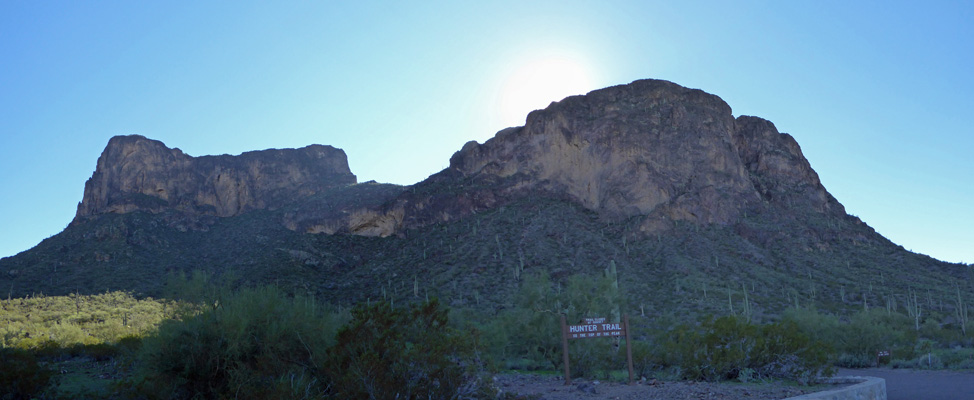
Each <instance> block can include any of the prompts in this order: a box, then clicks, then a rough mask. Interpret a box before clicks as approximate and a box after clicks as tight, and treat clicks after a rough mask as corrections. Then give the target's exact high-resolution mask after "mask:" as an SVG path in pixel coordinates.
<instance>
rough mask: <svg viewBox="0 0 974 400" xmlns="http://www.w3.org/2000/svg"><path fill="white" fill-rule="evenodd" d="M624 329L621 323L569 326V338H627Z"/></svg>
mask: <svg viewBox="0 0 974 400" xmlns="http://www.w3.org/2000/svg"><path fill="white" fill-rule="evenodd" d="M586 319H589V320H595V318H586ZM599 320H602V321H604V320H605V318H599ZM586 322H588V321H586ZM623 328H624V326H623V325H622V324H619V323H615V324H613V323H608V324H607V323H598V324H584V325H568V338H569V339H583V338H595V337H612V336H625V335H626V330H625V329H623Z"/></svg>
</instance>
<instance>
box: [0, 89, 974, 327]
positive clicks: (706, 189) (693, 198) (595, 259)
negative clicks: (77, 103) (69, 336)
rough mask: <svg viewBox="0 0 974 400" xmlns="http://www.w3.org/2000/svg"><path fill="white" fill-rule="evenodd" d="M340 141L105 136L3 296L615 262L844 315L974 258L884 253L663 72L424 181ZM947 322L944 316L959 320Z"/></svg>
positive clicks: (719, 309)
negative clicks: (280, 144) (176, 279)
mask: <svg viewBox="0 0 974 400" xmlns="http://www.w3.org/2000/svg"><path fill="white" fill-rule="evenodd" d="M355 182H356V181H355V177H354V175H352V174H351V171H349V170H348V167H347V161H346V160H345V155H344V152H342V151H341V150H338V149H334V148H331V147H328V146H310V147H307V148H304V149H297V150H267V151H261V152H252V153H245V154H244V155H240V156H216V157H198V158H194V157H189V156H186V155H184V154H182V152H179V151H178V149H168V148H167V147H165V146H164V145H162V144H161V143H159V142H155V141H151V140H148V139H145V138H141V137H122V138H116V139H113V140H112V142H110V143H109V146H108V148H106V152H105V154H103V155H102V157H101V158H100V159H99V161H98V166H97V169H96V171H95V173H94V175H93V177H92V178H91V179H90V180H89V182H88V184H86V191H85V196H84V199H83V200H82V203H81V205H79V211H78V216H77V217H76V218H75V220H74V222H72V224H71V225H70V226H69V227H68V228H67V229H65V231H64V232H61V233H60V234H58V235H55V236H53V237H51V238H49V239H47V240H45V241H43V242H42V243H40V244H39V245H38V246H37V247H35V248H33V249H31V250H29V251H26V252H24V253H21V254H19V255H17V256H14V257H8V258H4V259H2V260H0V288H6V289H8V294H9V295H11V296H24V295H30V294H32V293H33V294H36V293H41V292H43V293H45V294H63V293H68V292H89V293H90V292H101V291H104V290H115V289H122V290H132V291H135V292H137V293H140V294H143V295H154V296H156V295H160V294H161V293H163V282H164V281H165V277H166V276H167V274H168V273H170V272H181V271H189V270H193V269H202V270H207V271H211V272H213V273H216V274H226V275H233V276H236V277H238V278H240V279H241V280H242V281H243V282H263V283H277V284H278V285H281V286H283V287H286V288H289V289H290V290H295V291H301V292H308V293H313V294H315V295H317V296H319V297H323V298H326V299H328V300H329V301H331V302H334V303H340V304H350V303H354V302H358V301H365V300H368V299H377V298H383V297H385V298H395V299H396V300H397V301H411V300H414V299H421V298H425V297H426V296H437V297H440V298H441V299H445V301H446V302H447V303H448V304H451V305H454V306H464V307H473V308H481V309H483V310H485V311H489V310H492V309H497V308H498V307H504V306H505V305H506V304H508V303H509V302H510V301H511V300H510V299H511V296H512V294H513V293H514V292H515V291H516V289H517V287H518V284H519V280H520V279H521V278H522V277H523V276H524V274H530V273H535V272H539V271H546V272H548V273H549V274H551V275H552V276H553V277H554V278H555V279H556V280H561V279H564V278H565V277H567V276H570V275H572V274H589V275H595V274H600V273H601V272H602V271H603V270H604V269H605V268H607V267H608V266H609V265H610V264H615V265H616V267H617V270H618V271H619V279H620V287H622V288H623V290H624V291H626V292H627V294H628V299H629V308H630V310H629V311H630V312H631V313H647V314H649V313H654V314H667V313H672V314H675V315H683V316H692V315H699V314H701V313H728V312H732V311H733V312H739V311H740V309H741V307H742V303H743V302H744V299H745V296H747V299H748V300H747V301H748V303H749V304H750V305H751V307H752V308H753V309H754V310H755V312H756V315H757V316H758V317H760V316H762V315H767V316H770V315H774V314H776V313H778V312H779V311H781V310H782V309H784V308H785V307H788V306H789V305H795V304H798V305H801V306H808V305H813V306H815V307H819V308H825V309H831V310H836V311H839V312H845V311H849V310H854V309H861V308H862V307H886V306H895V304H901V305H902V304H905V302H906V301H905V297H906V296H907V295H908V294H909V293H910V292H911V290H912V291H913V292H916V293H921V294H922V295H923V296H921V297H924V301H925V302H926V303H925V304H926V307H929V309H939V310H940V312H942V313H943V314H944V315H949V314H950V311H951V307H952V304H953V299H954V298H955V297H956V291H957V290H958V289H960V290H962V293H963V296H966V297H971V294H974V279H972V276H971V271H970V268H969V267H967V266H964V265H958V264H948V263H944V262H940V261H937V260H934V259H932V258H929V257H926V256H922V255H917V254H913V253H910V252H908V251H906V250H905V249H903V248H902V247H900V246H897V245H895V244H894V243H891V242H890V241H888V240H887V239H886V238H884V237H883V236H882V235H880V234H879V233H877V232H875V231H874V230H873V229H872V228H870V227H869V226H868V225H866V224H864V223H863V222H862V221H860V220H859V219H858V218H856V217H854V216H850V215H847V214H846V212H845V210H844V208H843V207H842V205H841V204H840V203H839V202H838V201H837V200H836V199H835V198H834V197H833V196H832V195H831V194H829V193H828V191H827V190H826V189H825V188H824V187H823V185H822V184H821V182H820V180H819V179H818V176H817V174H816V173H815V171H814V170H813V169H812V167H811V166H810V165H809V163H808V161H807V160H806V159H805V158H804V156H803V155H802V153H801V149H800V147H799V146H798V144H797V143H796V142H795V140H794V139H793V138H792V137H791V136H789V135H787V134H782V133H779V132H778V131H777V129H775V127H774V125H773V124H772V123H771V122H769V121H766V120H763V119H760V118H756V117H749V116H739V117H734V116H733V115H732V113H731V109H730V107H729V106H728V105H727V104H726V103H724V102H723V101H722V100H720V98H718V97H717V96H714V95H711V94H707V93H705V92H702V91H699V90H694V89H687V88H683V87H681V86H679V85H676V84H673V83H670V82H665V81H655V80H644V81H637V82H633V83H631V84H629V85H621V86H616V87H611V88H606V89H602V90H598V91H594V92H592V93H589V94H588V95H585V96H574V97H569V98H566V99H564V100H562V101H560V102H557V103H552V105H551V106H549V107H548V108H547V109H545V110H539V111H535V112H533V113H531V114H530V115H529V116H528V119H527V123H526V124H525V126H523V127H517V128H510V129H507V130H504V131H501V132H498V134H497V135H496V136H495V137H494V138H492V139H490V140H488V141H487V142H485V143H483V144H479V143H475V142H471V143H468V144H466V145H465V146H463V148H462V149H461V150H459V151H458V152H457V153H456V154H454V156H453V157H452V158H451V160H450V167H449V168H447V169H445V170H443V171H441V172H439V173H437V174H434V175H433V176H431V177H430V178H429V179H427V180H425V181H423V182H420V183H418V184H416V185H413V186H410V187H402V186H396V185H385V184H377V183H374V182H368V183H355ZM947 320H948V321H949V318H948V319H947Z"/></svg>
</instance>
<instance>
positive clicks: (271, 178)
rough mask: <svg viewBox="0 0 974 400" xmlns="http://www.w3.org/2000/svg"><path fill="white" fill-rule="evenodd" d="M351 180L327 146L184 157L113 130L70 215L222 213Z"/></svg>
mask: <svg viewBox="0 0 974 400" xmlns="http://www.w3.org/2000/svg"><path fill="white" fill-rule="evenodd" d="M355 182H356V178H355V175H353V174H352V173H351V171H349V168H348V160H347V158H346V156H345V152H344V151H342V150H341V149H336V148H334V147H331V146H321V145H312V146H308V147H304V148H300V149H284V150H277V149H273V150H263V151H252V152H247V153H243V154H241V155H239V156H229V155H222V156H203V157H191V156H188V155H186V154H185V153H183V152H182V151H181V150H179V149H170V148H168V147H166V145H164V144H163V143H162V142H160V141H157V140H151V139H146V138H144V137H142V136H137V135H133V136H117V137H114V138H112V139H111V140H110V141H109V142H108V146H107V147H106V148H105V151H104V152H102V154H101V157H99V158H98V165H97V168H96V169H95V173H94V174H93V175H92V177H91V178H90V179H88V181H87V182H85V193H84V198H83V199H82V201H81V203H80V204H78V212H77V214H76V216H75V221H78V220H79V219H83V218H86V217H90V216H94V215H97V214H104V213H127V212H132V211H137V210H138V211H147V212H153V213H156V212H161V211H166V210H176V211H181V212H183V213H186V214H190V215H198V216H217V217H227V216H234V215H240V214H242V213H244V212H247V211H250V210H255V209H273V208H277V207H280V206H281V205H282V204H286V203H288V202H291V201H294V200H295V199H299V198H302V197H308V196H311V195H314V194H315V193H318V192H321V191H323V190H325V189H328V188H332V187H337V186H342V185H348V184H353V183H355Z"/></svg>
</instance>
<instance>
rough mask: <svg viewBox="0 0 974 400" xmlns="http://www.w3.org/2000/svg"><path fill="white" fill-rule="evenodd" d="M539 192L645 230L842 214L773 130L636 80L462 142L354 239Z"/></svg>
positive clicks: (668, 86) (360, 226) (366, 217)
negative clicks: (782, 209)
mask: <svg viewBox="0 0 974 400" xmlns="http://www.w3.org/2000/svg"><path fill="white" fill-rule="evenodd" d="M442 187H452V188H454V190H440V189H436V188H442ZM538 192H543V193H547V194H551V195H555V196H564V197H567V198H570V199H571V200H573V201H576V202H578V203H579V204H582V205H583V206H585V207H586V208H588V209H590V210H593V211H596V212H598V213H599V214H601V215H603V216H605V217H606V218H626V217H631V216H635V215H646V216H649V218H646V220H645V222H644V223H643V230H645V231H658V230H660V229H665V228H666V227H668V226H670V224H672V223H673V221H680V220H685V221H691V222H694V223H701V224H708V223H718V224H725V223H729V222H731V221H734V220H735V219H737V218H738V217H739V216H740V214H741V213H742V212H743V211H744V210H745V209H746V208H747V207H748V205H749V204H752V205H753V204H756V203H759V202H762V201H766V202H779V201H786V200H787V201H791V202H795V201H800V202H802V203H807V205H809V206H811V207H812V208H814V209H815V210H818V211H819V212H841V213H843V214H844V210H842V206H841V205H840V204H839V203H838V202H837V201H835V199H834V198H832V196H831V195H829V193H828V192H827V191H826V190H825V188H824V187H823V186H822V184H821V182H820V181H819V179H818V176H817V175H816V173H815V171H813V170H812V168H811V167H810V166H809V163H808V161H807V160H806V159H805V157H804V156H803V155H802V152H801V149H800V148H799V146H798V144H797V143H796V142H795V140H794V139H793V138H792V137H791V136H789V135H787V134H781V133H779V132H778V131H777V129H775V127H774V125H773V124H772V123H771V122H769V121H766V120H763V119H760V118H756V117H749V116H742V117H738V118H734V116H733V114H732V113H731V108H730V107H729V106H728V105H727V104H726V103H725V102H724V101H723V100H721V99H720V98H719V97H717V96H714V95H711V94H708V93H705V92H703V91H700V90H695V89H688V88H685V87H682V86H679V85H676V84H674V83H671V82H666V81H659V80H641V81H636V82H633V83H631V84H628V85H621V86H615V87H610V88H606V89H601V90H596V91H593V92H591V93H589V94H587V95H584V96H573V97H569V98H566V99H564V100H562V101H560V102H556V103H552V104H551V105H550V106H549V107H548V108H546V109H544V110H538V111H534V112H532V113H531V114H529V115H528V117H527V122H526V124H525V126H523V127H517V128H509V129H505V130H502V131H500V132H498V133H497V135H496V136H495V137H494V138H492V139H490V140H488V141H487V142H485V143H483V144H478V143H476V142H469V143H467V144H466V145H464V146H463V148H462V149H461V150H460V151H458V152H457V153H456V154H454V155H453V157H452V158H451V159H450V167H449V168H448V169H447V170H444V171H442V172H440V173H439V174H437V175H434V176H433V177H431V178H430V179H429V180H428V181H425V182H421V183H419V184H417V185H416V187H415V188H414V190H411V191H409V192H406V193H403V194H402V195H401V196H400V197H399V198H398V199H397V200H396V201H394V202H392V203H390V204H387V206H386V207H385V208H384V209H383V210H373V211H370V212H367V213H360V214H359V215H358V216H357V218H355V219H354V221H350V222H349V230H350V231H351V232H354V233H359V234H366V235H380V236H385V235H390V234H395V233H397V232H400V231H401V230H402V229H405V228H408V227H410V226H417V225H424V224H429V223H435V222H442V221H448V220H451V219H455V218H458V217H460V216H462V215H464V214H467V213H471V212H476V211H477V210H480V209H486V208H491V207H494V206H496V205H498V204H502V203H504V202H505V201H508V200H510V199H513V198H517V197H518V196H522V195H531V194H532V193H538Z"/></svg>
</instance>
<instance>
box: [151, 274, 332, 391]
mask: <svg viewBox="0 0 974 400" xmlns="http://www.w3.org/2000/svg"><path fill="white" fill-rule="evenodd" d="M324 311H326V310H322V309H321V307H320V306H317V305H316V304H315V303H314V302H313V301H310V300H308V299H304V298H289V297H287V296H286V295H285V294H284V293H283V292H281V291H280V290H278V289H276V288H259V289H243V290H241V291H239V292H237V293H235V294H232V295H228V297H226V298H225V299H224V302H223V303H220V304H217V305H216V306H214V307H213V308H210V309H208V310H205V311H203V312H202V313H200V314H199V315H196V316H193V317H188V318H186V319H185V320H183V321H177V320H171V321H166V322H164V323H163V324H162V325H161V326H160V328H159V332H158V334H157V335H155V336H150V337H148V338H146V339H145V340H144V341H143V344H142V349H141V351H140V352H139V361H140V362H139V364H140V371H139V377H138V378H137V379H135V381H134V382H133V383H134V387H135V390H136V391H137V392H141V394H142V395H145V396H146V397H149V398H188V397H199V398H228V397H234V398H280V397H288V396H290V395H292V394H293V392H292V391H288V392H287V393H282V392H280V391H281V390H284V389H286V385H282V382H289V381H293V380H294V379H298V380H300V381H301V384H302V385H306V386H305V391H306V392H308V393H323V392H324V390H325V389H326V385H324V384H323V382H322V379H321V378H322V375H321V367H322V366H323V364H324V361H325V355H326V352H327V348H328V346H329V345H330V344H331V343H332V341H333V337H334V332H335V330H336V329H337V327H338V326H339V325H340V321H339V320H338V316H337V314H334V313H329V312H324Z"/></svg>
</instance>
